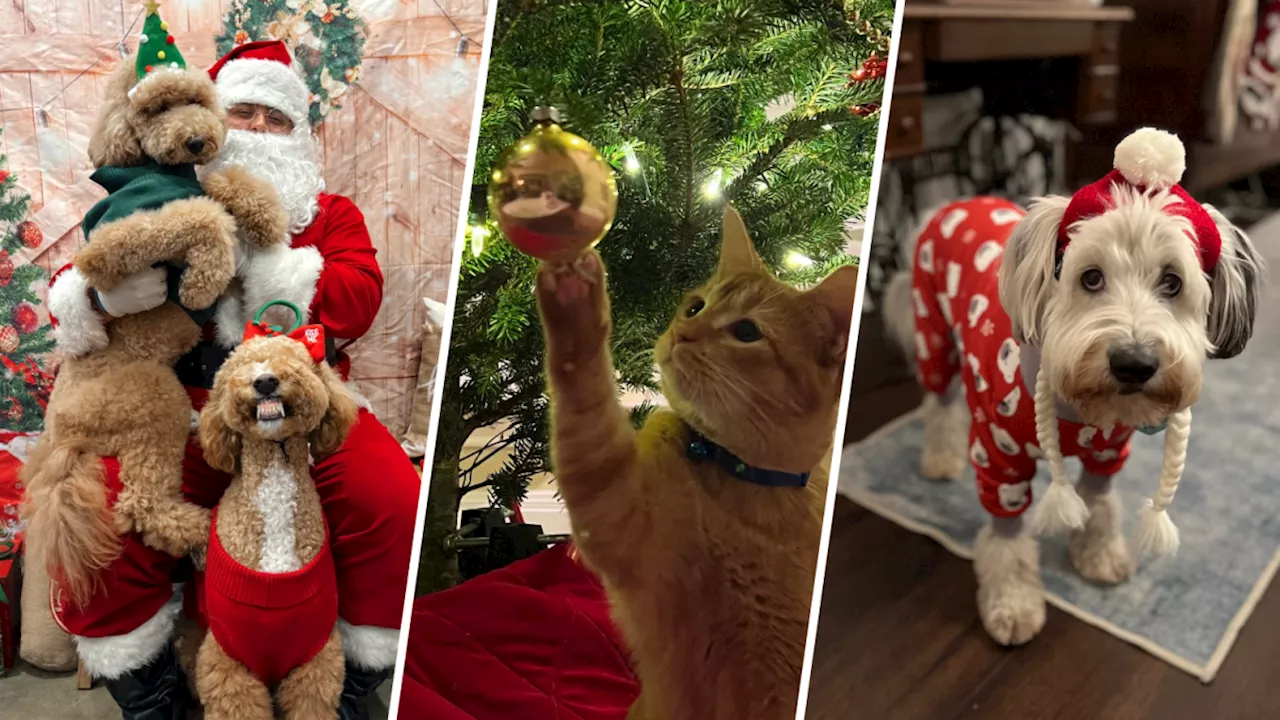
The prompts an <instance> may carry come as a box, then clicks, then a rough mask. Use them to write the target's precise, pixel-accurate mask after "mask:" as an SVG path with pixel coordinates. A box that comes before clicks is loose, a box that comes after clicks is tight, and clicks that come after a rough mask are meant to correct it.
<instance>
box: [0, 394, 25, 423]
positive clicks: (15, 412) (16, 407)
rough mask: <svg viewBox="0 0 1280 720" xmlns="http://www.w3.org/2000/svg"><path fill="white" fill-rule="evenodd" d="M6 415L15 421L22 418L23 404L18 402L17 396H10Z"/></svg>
mask: <svg viewBox="0 0 1280 720" xmlns="http://www.w3.org/2000/svg"><path fill="white" fill-rule="evenodd" d="M4 415H5V417H7V418H9V419H10V420H12V421H13V422H18V421H19V420H21V419H22V404H21V403H19V402H18V399H17V398H9V409H8V410H6V411H5V413H4Z"/></svg>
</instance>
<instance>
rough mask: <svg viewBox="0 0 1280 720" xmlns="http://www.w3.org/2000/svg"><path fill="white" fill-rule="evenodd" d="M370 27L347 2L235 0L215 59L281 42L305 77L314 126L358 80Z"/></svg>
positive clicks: (227, 16) (337, 104)
mask: <svg viewBox="0 0 1280 720" xmlns="http://www.w3.org/2000/svg"><path fill="white" fill-rule="evenodd" d="M367 34H368V26H367V25H365V22H364V20H362V19H361V18H360V16H359V15H357V14H356V11H355V8H353V7H351V4H350V3H349V2H348V0H334V1H333V2H329V3H326V2H325V0H234V1H233V2H232V3H231V7H230V9H228V10H227V14H226V16H225V17H224V18H223V21H222V33H221V34H220V35H218V37H217V43H218V55H223V54H226V53H227V52H229V51H230V50H231V49H232V48H234V47H236V46H237V45H241V44H243V43H247V42H253V41H255V40H283V41H284V43H285V45H288V46H289V51H290V52H291V53H293V57H294V59H295V60H296V61H297V62H299V63H301V65H302V69H303V70H304V71H305V76H306V80H307V89H308V90H310V91H311V108H310V112H309V119H310V120H311V125H312V126H313V127H314V126H317V125H319V124H320V123H321V122H323V121H324V118H325V116H326V115H328V114H329V111H330V110H333V109H335V108H340V107H342V106H341V105H340V104H339V103H338V100H339V98H341V97H342V95H344V94H345V93H346V92H347V90H348V89H349V88H350V87H351V84H352V83H353V82H355V81H356V78H358V77H359V75H360V58H361V56H362V55H363V53H364V43H365V39H366V35H367Z"/></svg>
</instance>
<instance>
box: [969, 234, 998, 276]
mask: <svg viewBox="0 0 1280 720" xmlns="http://www.w3.org/2000/svg"><path fill="white" fill-rule="evenodd" d="M1002 253H1004V246H1003V245H1001V244H1000V243H998V242H996V241H995V240H988V241H986V242H984V243H982V244H981V245H979V246H978V251H977V252H976V253H974V254H973V269H974V270H977V271H978V272H980V273H984V272H986V271H987V268H989V267H991V263H993V262H995V261H996V258H998V257H1000V255H1001V254H1002Z"/></svg>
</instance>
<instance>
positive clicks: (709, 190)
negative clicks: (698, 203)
mask: <svg viewBox="0 0 1280 720" xmlns="http://www.w3.org/2000/svg"><path fill="white" fill-rule="evenodd" d="M723 182H724V168H716V169H715V170H714V171H712V173H711V179H709V180H707V184H706V185H704V186H703V187H702V194H703V195H705V196H706V197H707V199H708V200H717V199H719V197H720V190H721V187H720V186H721V183H723Z"/></svg>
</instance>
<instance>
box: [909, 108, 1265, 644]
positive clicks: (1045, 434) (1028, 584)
mask: <svg viewBox="0 0 1280 720" xmlns="http://www.w3.org/2000/svg"><path fill="white" fill-rule="evenodd" d="M1115 168H1116V169H1115V170H1113V171H1112V172H1111V173H1109V174H1108V175H1107V176H1106V177H1104V178H1103V179H1102V180H1100V181H1098V182H1097V183H1094V184H1092V185H1089V186H1086V187H1085V188H1083V189H1081V190H1080V191H1079V192H1077V193H1076V194H1075V195H1074V196H1072V197H1071V198H1063V197H1047V198H1040V199H1038V200H1036V201H1034V202H1033V203H1032V204H1031V207H1030V209H1029V212H1025V213H1024V211H1023V210H1022V209H1021V208H1019V207H1017V206H1016V205H1013V204H1011V203H1008V202H1006V201H1003V200H999V199H996V198H974V199H970V200H965V201H961V202H958V203H953V204H952V205H949V206H947V207H945V208H943V209H942V210H940V211H939V212H938V213H936V214H935V215H934V216H933V217H932V219H931V220H930V221H929V223H928V224H927V225H926V227H925V229H924V230H923V232H922V233H921V235H920V237H919V239H918V241H917V247H916V254H915V262H914V266H913V269H912V272H911V273H910V274H907V273H904V274H902V275H900V276H898V277H896V278H894V279H893V280H892V281H891V283H890V286H889V288H888V290H887V292H886V298H885V308H884V311H885V317H886V324H887V326H888V327H889V328H890V331H891V334H892V335H893V336H894V337H895V338H896V339H897V340H898V341H899V342H900V343H901V344H902V346H903V347H904V348H908V349H909V351H910V352H913V353H914V355H915V359H916V363H917V370H918V377H919V379H920V382H921V384H922V385H923V386H924V388H925V390H926V391H927V394H926V398H925V447H924V450H923V455H922V458H921V465H922V471H923V474H924V475H925V476H926V477H929V478H933V479H954V478H956V477H958V476H959V475H960V473H961V472H963V469H964V464H965V462H966V460H967V461H968V462H969V463H970V464H971V465H972V466H973V467H974V470H975V471H976V473H977V476H978V488H979V496H980V498H981V500H982V503H983V506H984V507H985V508H986V509H987V510H988V512H989V513H990V514H991V515H992V521H991V523H990V524H988V525H987V526H986V527H985V528H983V530H982V531H981V533H980V534H979V536H978V540H977V544H976V547H975V561H974V566H975V570H976V573H977V576H978V586H979V587H978V609H979V612H980V613H981V616H982V620H983V624H984V626H985V627H986V628H987V631H988V632H989V633H990V634H991V636H992V637H993V638H994V639H995V640H996V641H997V642H999V643H1001V644H1005V645H1011V644H1021V643H1024V642H1027V641H1028V640H1030V639H1031V638H1032V637H1034V636H1035V635H1036V634H1037V633H1038V632H1039V631H1040V629H1041V627H1042V626H1043V625H1044V617H1045V610H1044V588H1043V586H1042V584H1041V580H1040V567H1039V549H1038V546H1037V543H1036V540H1035V538H1034V535H1035V534H1036V533H1038V532H1048V531H1053V530H1060V529H1068V530H1070V532H1071V536H1070V543H1069V547H1070V553H1071V559H1072V562H1073V564H1074V566H1075V567H1076V569H1077V570H1078V571H1079V572H1080V574H1081V575H1082V576H1084V577H1085V578H1087V579H1089V580H1092V581H1095V582H1100V583H1117V582H1121V581H1123V580H1124V579H1126V578H1127V577H1128V576H1129V573H1130V572H1131V571H1132V569H1133V565H1134V563H1133V561H1132V559H1131V557H1130V554H1129V550H1128V545H1127V543H1126V541H1125V538H1124V536H1123V535H1122V533H1121V527H1120V507H1119V503H1118V498H1117V497H1116V495H1115V494H1114V493H1112V492H1111V478H1112V476H1114V475H1115V474H1116V473H1117V472H1119V471H1120V469H1121V467H1122V466H1123V464H1124V461H1125V458H1126V457H1127V455H1128V447H1129V440H1130V438H1131V436H1132V432H1133V431H1134V430H1140V431H1143V432H1149V433H1154V432H1158V431H1160V429H1162V428H1163V429H1164V432H1165V461H1164V468H1163V471H1162V473H1161V477H1160V480H1159V485H1158V489H1157V492H1156V493H1155V494H1154V496H1153V497H1152V499H1151V501H1150V502H1148V504H1147V505H1148V506H1147V507H1146V508H1145V509H1144V511H1143V514H1142V521H1141V523H1140V529H1139V534H1138V542H1139V545H1140V549H1141V550H1142V551H1144V552H1145V551H1150V552H1156V553H1172V552H1174V551H1175V550H1176V549H1177V545H1178V534H1177V529H1176V528H1175V527H1174V525H1173V522H1172V520H1170V518H1169V515H1168V513H1167V512H1166V510H1167V508H1168V507H1169V504H1170V502H1171V501H1172V500H1173V495H1174V491H1175V490H1176V488H1177V483H1178V480H1179V478H1180V476H1181V474H1182V468H1183V465H1184V464H1185V459H1186V446H1187V438H1188V435H1189V432H1190V418H1191V413H1190V407H1191V406H1192V405H1193V404H1195V402H1196V401H1197V400H1198V399H1199V397H1200V392H1201V385H1202V375H1203V369H1204V363H1205V360H1206V359H1208V358H1228V357H1233V356H1235V355H1237V354H1239V353H1240V352H1241V351H1242V350H1243V349H1244V347H1245V344H1246V342H1247V341H1248V339H1249V337H1250V335H1251V334H1252V328H1253V318H1254V312H1255V308H1256V306H1257V302H1258V295H1259V288H1260V284H1261V277H1262V274H1263V267H1262V262H1261V260H1260V258H1259V257H1258V255H1257V253H1256V252H1255V250H1254V248H1253V245H1252V243H1251V242H1250V241H1249V239H1248V238H1247V237H1246V236H1245V235H1244V233H1242V232H1241V231H1240V230H1239V229H1237V228H1236V227H1234V226H1233V225H1231V223H1230V222H1228V221H1227V220H1226V218H1225V217H1223V216H1222V214H1221V213H1219V212H1218V211H1217V210H1215V209H1214V208H1212V207H1210V206H1202V205H1200V204H1199V203H1197V202H1196V201H1195V200H1193V199H1192V198H1191V197H1190V196H1189V195H1187V193H1186V192H1185V191H1183V189H1182V188H1181V187H1180V186H1178V184H1177V183H1178V181H1179V180H1180V179H1181V176H1182V173H1183V170H1184V169H1185V151H1184V149H1183V146H1182V143H1181V142H1180V141H1179V140H1178V139H1177V138H1176V137H1175V136H1173V135H1170V134H1169V133H1165V132H1162V131H1158V130H1153V129H1143V130H1139V131H1137V132H1135V133H1134V134H1133V135H1130V136H1129V137H1128V138H1126V139H1125V140H1124V141H1123V142H1121V143H1120V145H1119V146H1117V148H1116V156H1115ZM961 383H962V384H963V388H964V390H963V391H964V394H965V401H966V402H964V403H960V402H958V400H959V393H960V384H961ZM966 410H967V414H968V415H969V416H970V417H969V418H966ZM966 419H968V420H969V422H968V426H969V434H968V436H967V438H966V436H965V435H964V427H965V424H966V422H965V421H966ZM1064 456H1075V457H1079V458H1080V459H1081V461H1082V463H1083V465H1084V472H1083V473H1082V476H1081V478H1080V481H1079V483H1078V484H1076V485H1074V486H1073V485H1072V484H1071V483H1070V482H1069V481H1068V480H1067V477H1066V470H1065V467H1064V465H1063V457H1064ZM1039 458H1045V459H1047V460H1048V462H1049V467H1050V471H1051V475H1052V476H1053V483H1052V484H1051V486H1050V489H1049V491H1048V492H1046V493H1045V495H1044V497H1042V498H1040V499H1039V500H1038V501H1037V503H1036V504H1037V509H1036V513H1035V515H1034V516H1033V518H1032V522H1031V527H1030V528H1026V529H1024V527H1023V523H1022V515H1023V513H1024V512H1025V511H1026V510H1027V508H1028V507H1029V506H1030V505H1031V482H1030V481H1031V478H1032V476H1033V475H1034V474H1035V467H1036V460H1037V459H1039ZM1028 530H1029V531H1030V532H1028Z"/></svg>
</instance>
